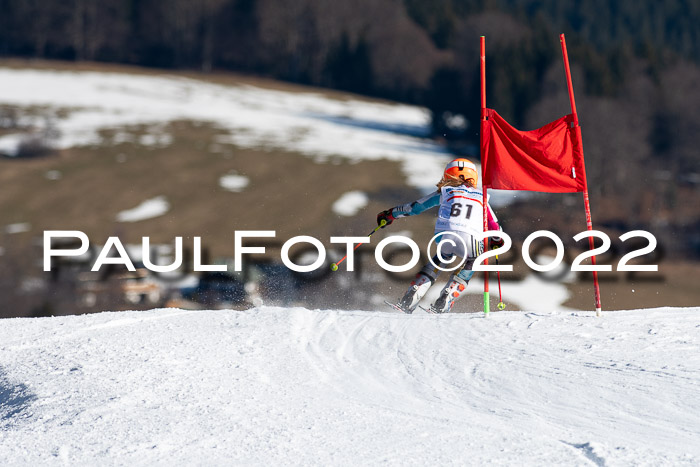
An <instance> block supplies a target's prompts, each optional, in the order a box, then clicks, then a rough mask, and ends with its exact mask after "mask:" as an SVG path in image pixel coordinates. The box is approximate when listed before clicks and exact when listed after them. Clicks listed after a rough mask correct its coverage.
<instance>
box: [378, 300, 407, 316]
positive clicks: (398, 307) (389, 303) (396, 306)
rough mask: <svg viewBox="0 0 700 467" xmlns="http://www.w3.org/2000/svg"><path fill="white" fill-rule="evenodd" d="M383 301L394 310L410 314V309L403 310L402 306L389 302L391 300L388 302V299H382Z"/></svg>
mask: <svg viewBox="0 0 700 467" xmlns="http://www.w3.org/2000/svg"><path fill="white" fill-rule="evenodd" d="M384 303H386V304H387V305H389V306H390V307H392V308H393V309H394V310H396V311H400V312H401V313H406V314H407V315H410V314H411V312H410V311H406V310H404V309H403V308H401V307H400V306H398V305H397V304H396V303H391V302H389V301H387V300H384Z"/></svg>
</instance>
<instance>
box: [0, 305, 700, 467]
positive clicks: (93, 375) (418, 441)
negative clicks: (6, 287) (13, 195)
mask: <svg viewBox="0 0 700 467" xmlns="http://www.w3.org/2000/svg"><path fill="white" fill-rule="evenodd" d="M699 439H700V308H685V309H672V308H664V309H647V310H634V311H618V312H611V313H606V314H604V316H603V317H602V318H595V317H593V316H592V314H590V313H581V312H574V313H572V312H559V313H540V312H530V313H526V312H500V313H492V314H491V316H490V317H489V318H487V319H485V318H484V316H483V315H482V314H452V315H444V316H433V315H426V314H422V313H420V314H418V313H417V314H414V315H403V314H395V313H378V312H363V311H355V312H340V311H318V310H317V311H310V310H306V309H302V308H290V309H283V308H264V307H263V308H256V309H251V310H247V311H179V310H153V311H148V312H125V313H102V314H97V315H84V316H68V317H60V318H42V319H10V320H1V321H0V463H1V464H2V465H38V464H43V465H46V464H50V465H61V464H66V465H84V466H88V465H154V464H155V465H191V464H197V465H222V464H226V465H241V464H256V465H280V464H282V465H376V464H388V465H452V464H455V465H465V464H466V465H483V464H486V463H492V464H497V465H502V464H509V465H567V466H569V465H583V466H585V465H612V466H614V465H698V464H699V463H700V443H698V440H699Z"/></svg>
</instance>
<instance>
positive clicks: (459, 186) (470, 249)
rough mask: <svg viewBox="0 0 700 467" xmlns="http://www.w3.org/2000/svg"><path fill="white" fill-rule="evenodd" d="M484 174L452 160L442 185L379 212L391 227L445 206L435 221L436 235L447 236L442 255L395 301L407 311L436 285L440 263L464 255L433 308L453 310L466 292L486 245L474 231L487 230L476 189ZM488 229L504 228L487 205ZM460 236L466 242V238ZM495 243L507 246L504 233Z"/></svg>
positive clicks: (440, 245) (441, 242)
mask: <svg viewBox="0 0 700 467" xmlns="http://www.w3.org/2000/svg"><path fill="white" fill-rule="evenodd" d="M477 180H478V175H477V172H476V166H475V165H474V164H473V163H472V162H471V161H470V160H468V159H455V160H453V161H451V162H450V163H448V164H447V166H446V167H445V172H444V173H443V176H442V179H441V180H440V182H439V183H438V184H437V187H438V189H437V190H436V191H435V192H433V193H431V194H429V195H427V196H425V197H423V198H421V199H419V200H417V201H414V202H412V203H409V204H403V205H400V206H396V207H393V208H391V209H387V210H386V211H382V212H380V213H379V214H378V215H377V224H378V225H381V222H382V220H384V221H386V224H385V226H386V225H389V224H391V223H392V222H393V221H394V219H398V218H401V217H406V216H414V215H416V214H420V213H422V212H423V211H425V210H427V209H430V208H433V207H435V206H440V209H439V210H438V218H437V221H436V223H435V234H442V235H440V236H439V237H438V239H437V240H436V243H437V244H438V253H441V255H442V259H443V260H444V261H441V258H440V255H439V254H436V255H435V256H434V257H433V261H432V263H431V262H428V264H426V265H425V266H423V268H422V269H421V270H420V272H419V273H418V274H417V275H416V278H415V280H413V282H411V285H410V286H409V288H408V290H407V291H406V293H405V294H404V296H403V298H401V300H399V303H398V304H396V305H394V306H395V307H396V308H399V309H401V310H402V311H404V312H405V313H413V310H415V309H416V307H417V306H418V303H419V302H420V300H421V299H422V298H423V297H424V296H425V294H426V293H427V292H428V289H430V287H431V286H432V285H433V283H434V282H435V279H437V277H438V275H439V274H440V269H438V268H437V267H435V265H438V266H441V267H444V266H446V265H449V264H452V263H453V261H456V262H455V263H454V264H459V260H461V259H462V258H463V259H464V265H463V267H462V268H461V269H458V270H456V271H454V272H453V273H452V274H451V275H450V278H449V280H448V281H447V284H446V285H445V287H444V288H443V289H442V291H441V292H440V296H439V297H438V299H437V300H436V301H435V303H433V304H432V305H431V306H430V310H429V311H431V312H433V313H447V312H449V311H450V310H451V309H452V306H453V305H454V303H455V301H456V300H457V298H459V296H460V295H461V294H462V292H464V289H465V288H466V287H467V284H468V283H469V280H470V279H471V278H472V276H473V275H474V271H472V270H471V268H472V266H473V264H474V260H475V259H476V257H477V256H479V255H480V254H481V253H482V252H483V249H484V245H483V241H481V240H478V239H475V238H474V237H473V236H472V234H471V233H470V231H471V232H483V228H484V217H483V207H482V206H483V205H482V200H483V196H482V193H481V192H480V191H479V190H477V189H476V183H477ZM487 212H488V230H501V229H500V227H499V225H498V219H496V215H495V214H494V213H493V211H492V210H491V206H488V205H487ZM455 237H459V238H461V239H462V240H464V242H461V241H460V240H459V238H455ZM489 244H490V245H493V246H496V247H499V246H502V245H503V239H501V238H500V237H496V236H494V237H491V238H489Z"/></svg>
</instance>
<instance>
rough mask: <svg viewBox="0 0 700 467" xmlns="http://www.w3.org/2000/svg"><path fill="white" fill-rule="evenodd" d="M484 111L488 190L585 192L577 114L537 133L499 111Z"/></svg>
mask: <svg viewBox="0 0 700 467" xmlns="http://www.w3.org/2000/svg"><path fill="white" fill-rule="evenodd" d="M484 112H485V115H484V117H485V119H483V121H482V123H483V126H482V133H483V134H482V139H481V155H482V159H483V160H482V170H483V171H484V172H483V175H482V176H483V184H484V186H485V187H488V188H496V189H499V190H527V191H543V192H546V193H575V192H579V191H584V190H585V187H586V182H585V170H584V167H583V164H584V162H583V146H582V144H581V138H580V135H581V132H580V130H579V127H578V126H577V125H575V124H574V115H573V114H569V115H566V116H564V117H562V118H560V119H559V120H555V121H553V122H552V123H549V124H547V125H545V126H543V127H542V128H538V129H537V130H532V131H520V130H516V129H515V128H513V127H512V126H510V125H509V124H508V122H506V121H505V120H504V119H503V117H501V116H500V115H498V113H497V112H496V111H495V110H493V109H484ZM486 161H488V163H487V162H486ZM484 167H485V168H484Z"/></svg>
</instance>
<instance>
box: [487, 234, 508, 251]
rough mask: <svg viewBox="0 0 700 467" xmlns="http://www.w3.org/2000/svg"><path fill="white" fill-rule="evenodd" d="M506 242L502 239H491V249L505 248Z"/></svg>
mask: <svg viewBox="0 0 700 467" xmlns="http://www.w3.org/2000/svg"><path fill="white" fill-rule="evenodd" d="M504 243H505V241H504V240H503V239H502V238H501V237H489V248H491V249H492V250H495V249H496V248H500V247H502V246H503V244H504Z"/></svg>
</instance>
